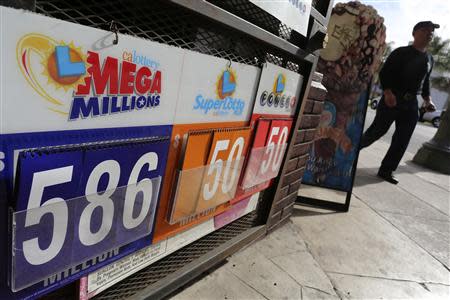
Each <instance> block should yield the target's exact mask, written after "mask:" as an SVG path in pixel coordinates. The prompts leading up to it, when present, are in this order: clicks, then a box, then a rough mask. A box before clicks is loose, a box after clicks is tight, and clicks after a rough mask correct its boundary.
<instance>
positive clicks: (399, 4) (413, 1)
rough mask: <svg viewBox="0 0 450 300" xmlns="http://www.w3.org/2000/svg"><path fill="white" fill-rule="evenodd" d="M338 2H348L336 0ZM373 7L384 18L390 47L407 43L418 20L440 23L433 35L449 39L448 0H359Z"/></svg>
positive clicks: (449, 18)
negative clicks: (390, 43) (391, 43)
mask: <svg viewBox="0 0 450 300" xmlns="http://www.w3.org/2000/svg"><path fill="white" fill-rule="evenodd" d="M338 2H349V1H346V0H336V1H335V3H338ZM360 2H362V3H364V4H366V5H371V6H372V7H374V8H375V9H376V10H377V11H378V14H379V15H380V16H382V17H383V18H384V25H385V26H386V42H394V43H393V45H392V48H393V49H395V48H397V47H401V46H406V45H408V42H409V41H412V28H413V27H414V25H415V24H416V23H417V22H419V21H432V22H433V23H437V24H439V25H441V28H439V29H436V30H435V35H437V36H440V37H442V38H444V39H450V0H361V1H360Z"/></svg>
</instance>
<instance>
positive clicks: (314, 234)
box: [172, 141, 450, 300]
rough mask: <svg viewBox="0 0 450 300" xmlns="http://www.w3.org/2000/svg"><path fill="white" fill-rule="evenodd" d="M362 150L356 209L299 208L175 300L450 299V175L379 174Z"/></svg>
mask: <svg viewBox="0 0 450 300" xmlns="http://www.w3.org/2000/svg"><path fill="white" fill-rule="evenodd" d="M387 147H388V144H387V143H386V142H383V141H378V142H377V143H375V144H374V145H372V146H371V147H369V148H367V149H365V150H364V151H362V152H361V154H360V161H359V164H358V171H357V176H356V182H355V187H354V189H353V196H352V200H351V207H350V211H349V212H348V213H336V212H332V211H326V210H321V209H314V208H308V207H305V206H296V209H295V210H294V213H293V216H292V218H291V221H290V222H289V223H287V224H286V225H284V226H283V227H281V228H279V229H278V230H276V231H274V232H273V233H271V234H270V235H268V236H267V237H265V238H264V239H262V240H260V241H257V242H255V243H254V244H252V245H250V246H249V247H247V248H246V249H244V250H241V251H240V252H238V253H236V254H235V255H233V256H232V257H230V258H229V259H228V260H227V261H226V262H225V263H224V264H223V265H222V266H220V267H218V268H217V269H215V270H214V271H212V272H210V273H209V274H208V275H207V276H205V277H203V278H201V279H200V280H198V281H196V282H194V283H192V284H191V285H190V286H188V287H186V288H185V289H184V290H183V291H181V292H180V293H178V294H177V295H175V296H173V298H172V299H176V300H179V299H182V300H185V299H196V300H200V299H339V298H340V299H380V298H387V299H399V298H401V299H450V226H449V225H450V222H449V212H450V208H449V202H450V177H449V176H447V175H443V174H439V173H436V172H433V171H430V170H428V169H425V168H422V167H420V166H417V165H415V164H414V163H412V162H411V160H412V154H411V153H409V152H407V153H406V154H405V157H404V158H403V161H402V163H401V166H400V167H399V169H398V171H397V177H398V178H399V180H400V183H399V184H398V185H392V184H389V183H386V182H382V181H380V180H379V179H378V178H377V177H376V176H375V175H376V172H377V169H378V166H379V164H380V162H381V159H382V157H383V155H384V154H385V153H386V150H387Z"/></svg>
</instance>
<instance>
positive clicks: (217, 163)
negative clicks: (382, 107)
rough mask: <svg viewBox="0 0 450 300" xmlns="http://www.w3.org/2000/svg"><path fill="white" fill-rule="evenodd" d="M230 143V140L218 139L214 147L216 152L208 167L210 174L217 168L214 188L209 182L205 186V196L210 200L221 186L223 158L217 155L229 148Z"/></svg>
mask: <svg viewBox="0 0 450 300" xmlns="http://www.w3.org/2000/svg"><path fill="white" fill-rule="evenodd" d="M229 143H230V140H223V141H218V142H217V143H216V148H214V152H213V155H212V158H211V164H210V165H209V168H208V176H210V175H211V174H212V173H213V172H214V169H216V175H215V177H214V183H213V186H212V189H210V188H209V183H207V184H205V187H204V188H203V198H204V199H205V200H210V199H211V198H212V197H213V196H214V194H215V193H216V191H217V188H218V187H219V179H220V175H221V174H222V168H223V160H221V159H217V155H218V154H219V151H224V150H227V149H228V144H229Z"/></svg>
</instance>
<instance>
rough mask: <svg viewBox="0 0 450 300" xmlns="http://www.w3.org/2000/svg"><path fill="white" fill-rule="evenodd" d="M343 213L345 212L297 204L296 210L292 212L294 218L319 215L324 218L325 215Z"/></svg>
mask: <svg viewBox="0 0 450 300" xmlns="http://www.w3.org/2000/svg"><path fill="white" fill-rule="evenodd" d="M342 213H345V212H340V211H332V210H325V209H321V208H316V207H313V206H306V205H298V204H297V205H296V206H295V207H294V210H293V211H292V217H308V216H317V215H321V216H324V215H331V214H342Z"/></svg>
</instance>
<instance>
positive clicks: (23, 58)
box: [22, 50, 30, 76]
mask: <svg viewBox="0 0 450 300" xmlns="http://www.w3.org/2000/svg"><path fill="white" fill-rule="evenodd" d="M26 54H27V50H25V51H23V54H22V64H23V67H24V68H25V71H27V74H28V76H30V73H29V72H28V68H27V64H26V60H25V55H26Z"/></svg>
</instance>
